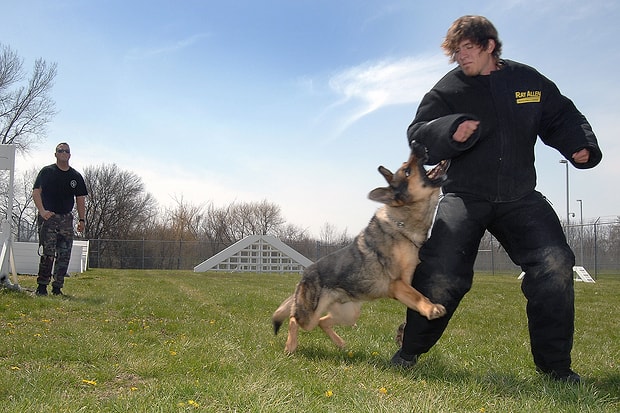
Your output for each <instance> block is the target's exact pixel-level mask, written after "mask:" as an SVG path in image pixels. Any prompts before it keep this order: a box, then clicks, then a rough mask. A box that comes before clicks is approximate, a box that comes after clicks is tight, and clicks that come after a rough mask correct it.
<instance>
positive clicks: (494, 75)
mask: <svg viewBox="0 0 620 413" xmlns="http://www.w3.org/2000/svg"><path fill="white" fill-rule="evenodd" d="M501 64H502V66H501V70H496V71H493V72H491V74H490V75H488V76H473V77H468V76H466V75H465V74H464V73H463V72H462V71H461V69H460V68H458V67H457V68H455V69H454V70H452V71H450V72H449V73H448V74H446V75H445V76H444V77H443V78H442V79H441V80H440V81H439V82H438V83H437V84H436V85H435V86H434V87H433V88H432V89H431V90H430V91H429V92H428V93H427V94H426V95H425V96H424V98H423V99H422V101H421V102H420V106H419V108H418V111H417V113H416V116H415V119H414V120H413V122H412V123H411V125H410V126H409V128H408V130H407V137H408V141H409V143H410V144H411V142H412V141H414V140H415V141H418V142H420V143H422V144H424V145H425V146H426V147H427V150H428V154H429V157H430V159H429V164H431V163H437V162H439V161H440V160H442V159H451V165H450V169H449V170H448V181H447V183H446V184H445V185H444V192H455V193H465V194H470V195H474V196H477V197H481V198H483V199H486V200H488V201H492V202H508V201H513V200H517V199H520V198H522V197H523V196H525V195H527V194H528V193H530V192H531V191H533V190H534V189H535V187H536V170H535V167H534V144H535V143H536V139H537V137H538V136H539V137H540V138H541V139H542V141H543V142H544V143H545V144H546V145H548V146H551V147H553V148H555V149H557V150H558V151H559V152H560V153H561V154H562V155H563V156H564V157H565V158H566V159H567V160H568V161H569V162H571V163H572V164H573V165H574V166H575V167H576V168H580V169H586V168H592V167H594V166H595V165H597V164H598V163H599V162H600V161H601V158H602V153H601V150H600V149H599V146H598V142H597V140H596V136H595V135H594V133H593V132H592V128H591V126H590V124H589V123H588V121H587V120H586V118H585V117H584V116H583V115H582V114H581V113H580V112H579V111H578V110H577V108H576V107H575V105H574V104H573V102H572V101H571V100H570V99H568V98H567V97H565V96H563V95H562V94H561V93H560V91H559V90H558V88H557V87H556V85H555V84H554V83H553V82H551V81H550V80H549V79H547V78H546V77H544V76H543V75H541V74H540V73H538V72H537V71H536V70H535V69H533V68H531V67H529V66H526V65H524V64H521V63H517V62H513V61H509V60H502V61H501ZM466 119H476V120H479V121H480V124H479V126H478V130H477V131H476V133H475V134H474V135H472V137H471V138H469V139H468V140H467V141H466V142H463V143H459V142H456V141H454V140H453V139H452V135H453V134H454V132H455V131H456V128H457V126H458V125H459V124H460V123H461V122H462V121H464V120H466ZM583 148H588V149H589V150H590V160H589V162H588V163H585V164H576V163H574V162H573V161H572V154H573V153H575V152H577V151H579V150H581V149H583Z"/></svg>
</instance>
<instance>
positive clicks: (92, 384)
mask: <svg viewBox="0 0 620 413" xmlns="http://www.w3.org/2000/svg"><path fill="white" fill-rule="evenodd" d="M82 383H84V384H88V385H89V386H96V385H97V382H96V381H94V380H86V379H83V380H82Z"/></svg>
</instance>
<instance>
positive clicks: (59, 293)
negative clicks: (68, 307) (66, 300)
mask: <svg viewBox="0 0 620 413" xmlns="http://www.w3.org/2000/svg"><path fill="white" fill-rule="evenodd" d="M52 294H54V295H64V294H63V293H62V291H60V287H52Z"/></svg>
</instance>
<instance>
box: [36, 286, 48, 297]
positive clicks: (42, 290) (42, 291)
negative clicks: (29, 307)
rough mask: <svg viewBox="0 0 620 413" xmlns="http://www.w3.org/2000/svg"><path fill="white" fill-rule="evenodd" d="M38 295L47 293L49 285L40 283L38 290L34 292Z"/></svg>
mask: <svg viewBox="0 0 620 413" xmlns="http://www.w3.org/2000/svg"><path fill="white" fill-rule="evenodd" d="M34 293H35V294H36V295H47V285H45V284H39V286H38V287H37V291H35V292H34Z"/></svg>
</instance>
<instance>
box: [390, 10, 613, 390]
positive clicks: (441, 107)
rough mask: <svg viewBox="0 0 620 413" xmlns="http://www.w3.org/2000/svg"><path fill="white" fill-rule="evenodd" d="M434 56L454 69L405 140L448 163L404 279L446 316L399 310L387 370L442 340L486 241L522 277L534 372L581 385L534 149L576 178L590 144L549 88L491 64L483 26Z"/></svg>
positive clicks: (527, 74) (469, 28) (588, 134)
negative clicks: (398, 330)
mask: <svg viewBox="0 0 620 413" xmlns="http://www.w3.org/2000/svg"><path fill="white" fill-rule="evenodd" d="M442 48H443V50H444V52H445V53H446V54H447V55H448V56H449V57H450V60H451V61H452V62H456V63H457V64H458V67H456V68H455V69H453V70H452V71H450V72H449V73H448V74H446V75H445V76H444V77H443V79H441V80H440V81H439V82H438V83H437V84H436V85H435V86H434V87H433V88H432V89H431V91H430V92H428V93H427V94H426V95H425V96H424V98H423V99H422V101H421V102H420V106H419V108H418V111H417V113H416V116H415V119H414V120H413V122H412V123H411V125H410V126H409V128H408V130H407V137H408V142H409V143H410V144H411V143H412V142H413V141H417V142H419V143H422V144H423V145H425V146H426V148H427V150H428V155H429V163H437V162H439V161H440V160H442V159H451V164H450V169H449V170H448V180H447V182H446V184H445V185H444V187H443V192H444V196H443V198H442V199H441V200H440V202H439V205H438V207H437V215H436V218H435V222H434V224H433V227H432V230H431V234H430V237H429V239H428V241H427V242H426V243H425V244H424V245H423V246H422V248H421V249H420V264H419V265H418V267H417V268H416V271H415V275H414V277H413V287H415V288H416V289H417V290H419V291H420V292H421V293H422V294H424V295H426V296H427V297H428V298H429V299H430V300H431V301H432V302H434V303H438V304H443V305H444V306H445V307H446V310H447V311H448V313H447V315H446V316H445V317H442V318H439V319H436V320H427V319H426V318H424V317H421V316H420V315H419V314H418V313H416V312H415V311H412V310H408V311H407V323H406V326H405V330H404V335H403V342H402V347H401V348H400V350H399V351H398V352H397V353H396V354H394V357H393V358H392V363H393V364H395V365H398V366H402V367H411V366H413V365H415V363H416V361H417V360H418V358H419V357H420V355H421V354H423V353H426V352H427V351H429V350H430V349H431V347H432V346H433V345H434V344H435V343H436V342H437V341H438V340H439V338H440V337H441V335H442V334H443V332H444V330H445V329H446V327H447V326H448V322H449V321H450V318H451V317H452V315H453V314H454V312H455V311H456V308H457V307H458V305H459V303H460V301H461V299H462V298H463V297H464V296H465V294H466V293H467V292H468V291H469V289H470V288H471V285H472V282H473V276H474V270H473V268H474V262H475V260H476V255H477V253H478V247H479V245H480V239H481V238H482V236H483V235H484V233H485V231H486V230H488V231H489V232H490V233H491V234H492V235H493V236H494V237H495V238H496V239H497V240H498V241H499V242H500V243H501V244H502V246H503V247H504V249H505V250H506V252H507V253H508V255H509V256H510V258H511V259H512V261H513V262H514V263H515V264H517V265H519V266H520V267H521V268H522V270H523V271H524V272H525V277H524V278H523V281H522V284H521V290H522V291H523V294H524V295H525V298H526V299H527V307H526V311H527V319H528V327H529V334H530V347H531V351H532V355H533V358H534V364H535V365H536V368H537V370H538V371H539V372H541V373H543V374H545V375H547V376H548V377H550V378H552V379H555V380H559V381H564V382H571V383H578V382H579V381H580V377H579V375H578V374H577V373H575V372H574V371H573V370H572V369H571V350H572V347H573V334H574V320H575V308H574V290H573V282H574V281H573V265H574V264H575V256H574V254H573V252H572V250H571V249H570V247H569V245H568V243H567V242H566V237H565V235H564V232H563V230H562V225H561V223H560V221H559V219H558V217H557V215H556V213H555V211H554V210H553V208H552V207H551V206H550V205H549V202H547V200H546V199H545V197H544V196H543V195H542V194H541V193H539V192H537V191H536V189H535V188H536V170H535V166H534V145H535V143H536V140H537V137H540V139H541V140H542V141H543V142H544V143H545V144H546V145H548V146H551V147H553V148H555V149H557V150H558V151H559V152H560V153H561V154H562V155H563V156H564V157H565V158H566V159H567V160H568V161H569V162H570V163H571V164H572V165H573V166H574V167H576V168H578V169H587V168H592V167H594V166H596V165H597V164H598V163H599V162H600V161H601V158H602V153H601V150H600V148H599V146H598V142H597V140H596V136H595V135H594V133H593V132H592V128H591V126H590V124H589V123H588V121H587V120H586V118H585V117H584V116H583V115H582V114H581V113H580V112H579V111H578V110H577V108H576V107H575V105H574V104H573V102H571V101H570V100H569V99H568V98H567V97H565V96H563V95H562V94H561V93H560V91H559V90H558V88H557V87H556V85H555V84H554V83H553V82H551V81H550V80H549V79H547V78H546V77H544V76H543V75H541V74H540V73H539V72H537V71H536V70H535V69H533V68H532V67H530V66H526V65H524V64H522V63H518V62H514V61H510V60H504V59H501V58H500V55H501V50H502V43H501V42H500V40H499V37H498V34H497V30H496V29H495V27H494V26H493V24H492V23H491V22H490V21H489V20H487V19H486V18H484V17H482V16H463V17H461V18H459V19H457V20H456V21H455V22H454V23H453V24H452V26H451V27H450V28H449V29H448V33H447V35H446V38H445V40H444V42H443V44H442ZM506 328H511V326H506Z"/></svg>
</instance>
